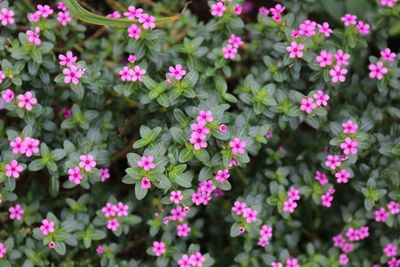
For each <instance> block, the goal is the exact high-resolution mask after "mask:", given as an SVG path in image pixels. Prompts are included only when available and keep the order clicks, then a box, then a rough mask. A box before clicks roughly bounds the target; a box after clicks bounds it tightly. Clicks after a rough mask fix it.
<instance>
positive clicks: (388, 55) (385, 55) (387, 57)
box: [381, 48, 396, 62]
mask: <svg viewBox="0 0 400 267" xmlns="http://www.w3.org/2000/svg"><path fill="white" fill-rule="evenodd" d="M381 57H382V59H383V61H387V62H392V61H394V59H395V58H396V53H392V51H391V50H390V48H385V49H383V50H382V51H381Z"/></svg>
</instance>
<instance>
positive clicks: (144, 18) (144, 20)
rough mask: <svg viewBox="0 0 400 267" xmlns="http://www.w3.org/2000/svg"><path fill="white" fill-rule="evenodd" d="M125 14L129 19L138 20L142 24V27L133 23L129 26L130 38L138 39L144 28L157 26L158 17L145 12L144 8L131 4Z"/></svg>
mask: <svg viewBox="0 0 400 267" xmlns="http://www.w3.org/2000/svg"><path fill="white" fill-rule="evenodd" d="M124 16H125V17H126V18H127V19H129V20H132V21H136V22H138V23H140V24H141V27H139V26H138V25H136V24H132V25H131V26H130V27H129V28H128V36H129V37H130V38H134V39H136V40H138V39H139V38H140V35H141V33H142V28H143V29H145V30H149V29H151V30H152V29H154V28H155V27H156V18H155V17H153V16H151V15H149V14H147V13H145V12H144V11H143V9H142V8H136V7H135V6H129V7H128V11H126V12H124Z"/></svg>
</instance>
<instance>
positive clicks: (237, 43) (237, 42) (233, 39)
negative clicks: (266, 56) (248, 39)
mask: <svg viewBox="0 0 400 267" xmlns="http://www.w3.org/2000/svg"><path fill="white" fill-rule="evenodd" d="M228 43H230V44H231V45H232V46H233V47H235V48H239V47H241V46H242V45H243V44H244V42H243V40H242V38H240V37H239V36H236V35H234V34H233V33H232V34H231V36H230V37H229V40H228Z"/></svg>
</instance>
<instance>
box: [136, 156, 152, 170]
mask: <svg viewBox="0 0 400 267" xmlns="http://www.w3.org/2000/svg"><path fill="white" fill-rule="evenodd" d="M153 160H154V158H153V157H152V156H142V158H141V159H140V160H139V161H138V162H137V165H138V167H140V168H143V169H144V170H145V171H149V170H151V169H154V168H155V167H156V165H155V164H154V163H153Z"/></svg>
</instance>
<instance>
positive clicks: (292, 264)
mask: <svg viewBox="0 0 400 267" xmlns="http://www.w3.org/2000/svg"><path fill="white" fill-rule="evenodd" d="M286 267H300V264H299V262H298V260H297V259H296V258H288V259H287V260H286Z"/></svg>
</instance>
